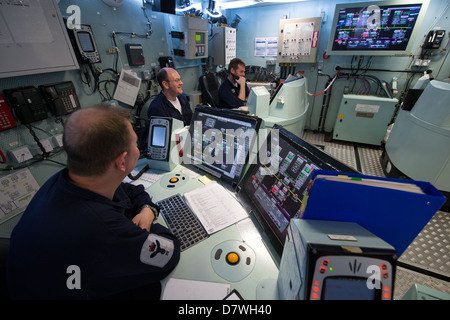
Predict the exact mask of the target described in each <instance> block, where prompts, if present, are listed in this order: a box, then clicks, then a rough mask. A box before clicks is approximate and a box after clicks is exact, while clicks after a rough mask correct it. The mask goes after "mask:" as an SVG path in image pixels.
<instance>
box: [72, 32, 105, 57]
mask: <svg viewBox="0 0 450 320" xmlns="http://www.w3.org/2000/svg"><path fill="white" fill-rule="evenodd" d="M68 32H69V36H70V39H71V41H72V45H73V46H74V47H75V52H76V55H77V57H78V59H79V60H80V61H81V62H83V63H85V62H90V63H99V62H101V59H100V54H99V52H98V49H97V45H96V43H95V40H94V34H93V32H92V29H91V26H89V25H85V24H81V25H79V27H78V26H77V27H76V28H73V29H68Z"/></svg>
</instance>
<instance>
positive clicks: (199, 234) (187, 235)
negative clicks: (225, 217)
mask: <svg viewBox="0 0 450 320" xmlns="http://www.w3.org/2000/svg"><path fill="white" fill-rule="evenodd" d="M156 204H157V205H158V206H159V207H160V208H161V211H160V213H161V214H162V216H163V217H164V220H165V221H166V223H167V226H168V228H169V230H170V231H171V232H172V233H173V234H174V235H175V236H176V237H177V238H178V239H179V240H180V242H181V251H184V250H187V249H189V248H190V247H192V246H194V245H196V244H197V243H199V242H200V241H202V240H205V239H206V238H208V237H209V235H208V233H207V232H206V230H205V228H203V225H202V224H201V222H200V221H199V220H198V219H197V217H196V216H195V214H194V213H193V212H192V210H191V208H189V206H188V205H187V204H186V202H185V201H184V199H183V198H182V197H181V195H180V194H176V195H173V196H171V197H168V198H166V199H163V200H161V201H159V202H157V203H156Z"/></svg>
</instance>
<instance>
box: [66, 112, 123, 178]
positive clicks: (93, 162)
mask: <svg viewBox="0 0 450 320" xmlns="http://www.w3.org/2000/svg"><path fill="white" fill-rule="evenodd" d="M88 109H90V110H93V113H96V115H93V116H92V115H91V116H90V117H89V118H88V120H86V121H79V119H77V118H79V117H77V116H75V115H76V114H77V113H78V112H84V110H88ZM88 112H89V111H88ZM130 118H131V111H130V110H128V109H125V108H122V107H116V106H114V105H111V104H97V105H94V106H92V107H90V108H84V109H81V110H79V111H76V112H75V113H73V114H72V115H71V116H70V117H69V119H68V120H67V122H66V124H65V126H64V135H63V144H64V149H65V151H66V153H67V167H68V168H69V171H71V172H73V173H75V174H77V175H81V176H99V175H102V174H104V173H105V172H106V170H107V168H108V167H109V166H110V165H111V163H112V162H113V161H114V159H115V158H116V157H117V156H118V155H120V154H121V153H122V152H125V151H128V150H129V148H130V146H131V142H132V141H131V140H132V136H131V134H130V131H129V127H128V125H127V121H128V122H129V121H130Z"/></svg>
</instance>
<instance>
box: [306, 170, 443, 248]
mask: <svg viewBox="0 0 450 320" xmlns="http://www.w3.org/2000/svg"><path fill="white" fill-rule="evenodd" d="M318 175H328V176H342V175H344V176H347V177H349V178H355V180H363V179H368V180H378V181H379V182H386V183H387V184H388V183H390V182H394V183H399V184H402V183H405V184H406V183H407V184H413V185H415V186H418V187H419V188H420V190H421V191H422V192H410V191H405V190H398V189H392V188H389V187H380V186H373V185H364V184H358V183H349V182H348V181H346V182H343V181H333V180H327V179H322V178H318V179H316V177H317V176H318ZM309 188H310V189H309V192H308V195H307V200H306V205H305V207H304V208H303V209H302V213H301V215H300V217H301V218H302V219H316V220H332V221H349V222H355V223H358V224H359V225H360V226H362V227H364V228H366V229H367V230H369V231H370V232H372V233H373V234H375V235H376V236H378V237H380V238H381V239H383V240H384V241H386V242H387V243H389V244H390V245H392V246H393V247H394V248H395V250H396V251H397V253H398V255H399V256H400V255H401V254H402V253H403V252H404V251H405V250H406V249H407V247H408V246H409V245H410V244H411V242H412V241H413V240H414V239H415V237H416V236H417V235H418V234H419V232H420V231H421V230H422V229H423V228H424V227H425V225H426V224H427V223H428V221H430V219H431V218H432V217H433V215H434V214H435V213H436V211H438V210H439V209H440V208H441V207H442V205H443V204H444V203H445V201H446V197H445V196H444V195H443V194H442V193H441V192H440V191H439V190H437V189H436V188H435V187H434V186H433V185H432V184H431V183H429V182H424V181H415V180H403V179H394V178H383V177H375V176H367V175H362V174H356V173H345V172H338V171H331V170H315V171H314V173H313V175H312V177H311V182H310V187H309Z"/></svg>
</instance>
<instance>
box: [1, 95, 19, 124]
mask: <svg viewBox="0 0 450 320" xmlns="http://www.w3.org/2000/svg"><path fill="white" fill-rule="evenodd" d="M16 126H17V123H16V120H14V117H13V115H12V113H11V111H9V108H8V106H7V105H6V102H5V99H3V96H2V95H1V93H0V131H3V130H6V129H9V128H14V127H16Z"/></svg>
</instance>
